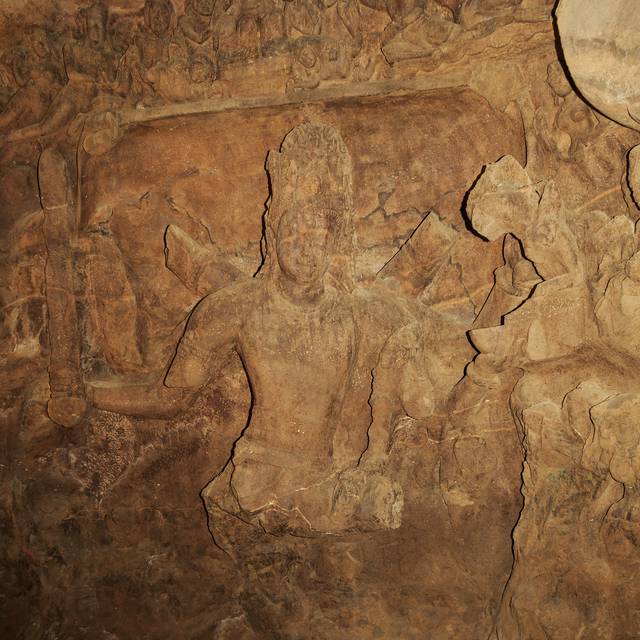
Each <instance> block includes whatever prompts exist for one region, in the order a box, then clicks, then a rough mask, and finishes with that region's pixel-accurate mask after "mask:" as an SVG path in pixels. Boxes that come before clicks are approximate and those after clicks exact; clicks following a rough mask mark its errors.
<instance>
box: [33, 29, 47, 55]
mask: <svg viewBox="0 0 640 640" xmlns="http://www.w3.org/2000/svg"><path fill="white" fill-rule="evenodd" d="M29 44H30V45H31V50H32V51H33V53H34V54H35V55H36V56H37V57H38V58H41V59H43V60H44V59H46V58H48V57H49V56H50V55H51V45H50V43H49V37H48V36H47V32H46V31H45V30H44V29H41V28H40V27H33V29H32V30H31V32H30V34H29Z"/></svg>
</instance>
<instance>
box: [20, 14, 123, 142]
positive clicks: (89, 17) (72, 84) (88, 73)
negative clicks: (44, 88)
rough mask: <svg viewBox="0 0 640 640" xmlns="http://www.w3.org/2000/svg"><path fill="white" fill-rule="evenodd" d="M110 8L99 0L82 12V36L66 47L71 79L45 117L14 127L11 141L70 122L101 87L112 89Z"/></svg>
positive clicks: (113, 71)
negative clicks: (108, 23) (108, 29)
mask: <svg viewBox="0 0 640 640" xmlns="http://www.w3.org/2000/svg"><path fill="white" fill-rule="evenodd" d="M107 19H108V14H107V9H106V8H105V7H104V6H103V5H102V4H98V3H95V4H93V5H91V6H90V7H89V8H88V9H87V10H86V11H85V12H83V13H81V14H80V15H79V22H80V27H81V32H82V39H81V40H80V42H78V43H74V44H67V45H65V47H64V49H63V57H64V65H65V70H66V72H67V77H68V79H69V81H68V82H67V84H66V85H65V86H64V87H63V88H62V90H61V91H60V93H58V95H57V96H56V97H55V99H54V101H53V103H52V104H51V108H50V109H49V110H48V112H47V114H46V116H45V117H44V119H43V120H41V121H40V122H38V123H37V124H33V125H31V126H29V127H25V128H23V129H17V130H14V131H13V132H12V133H11V134H10V135H9V136H8V137H7V140H8V141H9V142H14V141H18V140H33V139H35V138H38V137H41V136H45V135H49V134H51V133H54V132H55V131H57V130H58V129H60V128H61V127H64V126H66V125H68V124H69V123H70V122H71V121H72V120H73V118H74V117H75V116H76V115H78V114H79V113H87V112H89V111H90V110H91V105H92V103H93V101H94V100H95V99H96V98H97V97H98V95H99V94H100V89H102V88H104V89H106V90H110V86H111V83H113V81H114V80H115V68H116V66H115V56H114V55H113V53H112V51H111V50H110V48H109V46H108V43H107Z"/></svg>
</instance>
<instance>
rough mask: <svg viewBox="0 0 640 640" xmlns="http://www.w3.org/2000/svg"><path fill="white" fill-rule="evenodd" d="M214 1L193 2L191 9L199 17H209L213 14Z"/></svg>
mask: <svg viewBox="0 0 640 640" xmlns="http://www.w3.org/2000/svg"><path fill="white" fill-rule="evenodd" d="M214 5H215V0H193V5H192V6H193V8H194V9H195V11H196V13H199V14H200V15H201V16H210V15H211V14H212V13H213V7H214Z"/></svg>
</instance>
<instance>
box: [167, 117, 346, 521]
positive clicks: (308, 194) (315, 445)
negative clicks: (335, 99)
mask: <svg viewBox="0 0 640 640" xmlns="http://www.w3.org/2000/svg"><path fill="white" fill-rule="evenodd" d="M331 165H333V166H331ZM268 167H269V174H270V176H271V178H272V181H273V185H274V190H273V191H274V198H273V201H272V202H271V204H270V206H269V211H268V214H267V217H266V225H267V251H268V254H267V256H268V257H267V262H266V263H265V265H264V268H263V274H262V275H261V276H260V277H256V278H253V279H251V280H250V281H248V282H241V283H238V284H235V285H232V286H230V287H227V288H225V289H223V290H221V291H219V292H217V293H215V294H212V295H209V296H208V297H206V298H205V299H204V300H203V301H202V302H201V303H200V304H199V305H198V307H197V308H196V310H195V311H194V313H193V315H192V317H191V319H190V321H189V324H188V326H187V329H186V332H185V334H184V337H183V338H182V340H181V342H180V345H179V347H178V350H177V354H176V357H175V359H174V361H173V363H172V365H171V369H170V370H169V373H168V375H167V378H166V381H165V382H166V384H167V385H168V386H170V387H200V386H202V385H203V384H204V383H206V382H207V381H208V380H209V379H210V377H211V364H212V363H211V354H214V353H217V352H219V351H220V349H221V348H222V347H230V346H231V347H233V348H234V349H235V351H236V352H237V353H238V355H239V356H240V358H241V360H242V363H243V365H244V367H245V371H246V374H247V378H248V381H249V385H250V388H251V392H252V399H253V403H252V410H251V416H250V422H249V424H248V427H247V429H246V430H245V432H244V434H243V435H242V437H241V438H240V439H239V440H238V441H237V443H236V446H235V451H234V454H233V457H232V459H231V461H230V463H229V465H228V468H227V469H226V471H225V473H223V474H222V476H221V478H224V479H225V480H228V481H229V484H230V487H231V490H232V493H233V495H234V496H235V499H236V500H237V503H238V504H237V506H238V507H239V508H240V509H241V510H242V511H246V512H257V511H259V510H261V509H264V508H266V507H269V506H271V505H273V504H275V503H277V504H278V505H279V506H281V507H283V508H285V509H286V508H292V507H293V506H294V502H295V498H296V496H295V494H296V493H300V492H302V493H304V488H305V487H308V486H309V485H311V484H315V483H318V481H321V480H324V479H326V478H327V476H328V475H330V474H331V472H332V471H333V468H332V460H333V438H334V434H335V432H336V429H337V427H338V425H339V424H340V421H341V413H342V405H343V400H344V396H345V390H346V386H347V383H348V380H349V374H350V372H351V371H352V369H353V364H354V357H355V352H356V328H355V322H354V318H353V314H352V309H351V304H350V299H349V296H348V295H347V294H346V293H344V292H338V291H337V290H336V289H335V288H334V286H332V285H331V284H329V283H327V282H326V280H327V279H328V278H327V277H326V276H327V270H328V268H329V265H330V262H332V260H333V257H334V253H335V252H336V249H337V246H338V245H339V244H343V243H341V242H340V241H341V240H342V239H343V236H344V234H345V230H346V228H347V227H348V219H347V217H348V216H349V213H350V200H351V198H350V193H349V191H350V189H349V187H350V185H349V179H350V161H349V156H348V153H347V150H346V148H345V147H344V144H343V143H342V140H340V138H339V137H338V135H337V133H336V132H335V131H334V130H332V129H329V128H328V127H323V126H320V125H303V126H302V127H299V128H297V129H295V130H294V131H293V132H292V133H291V134H289V136H287V138H286V139H285V141H284V143H283V146H282V152H281V153H273V152H272V153H271V154H270V156H269V160H268ZM282 192H284V193H282ZM279 194H280V195H279ZM214 484H216V483H215V482H214ZM217 484H220V481H218V482H217Z"/></svg>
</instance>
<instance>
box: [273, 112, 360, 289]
mask: <svg viewBox="0 0 640 640" xmlns="http://www.w3.org/2000/svg"><path fill="white" fill-rule="evenodd" d="M267 170H268V172H269V177H270V179H271V201H270V203H269V208H268V212H267V215H266V219H265V221H266V243H267V262H266V265H265V266H266V268H267V270H269V269H271V268H272V267H274V266H275V262H274V261H273V260H272V256H271V255H270V252H271V251H272V250H275V252H276V254H277V265H278V266H279V268H280V269H281V270H282V271H283V272H284V273H285V274H286V275H287V276H289V277H291V276H294V274H296V275H295V277H296V278H300V279H302V280H304V281H306V280H308V279H309V278H318V277H322V275H323V274H324V272H325V271H326V269H327V268H328V267H327V265H329V264H330V263H331V261H332V259H334V258H335V257H336V256H341V257H343V258H344V257H347V258H348V257H350V255H351V246H350V245H351V243H352V220H351V218H352V206H353V205H352V196H351V158H350V156H349V152H348V150H347V148H346V146H345V144H344V142H343V141H342V138H341V137H340V135H339V134H338V132H337V131H336V130H335V129H333V128H332V127H329V126H327V125H323V124H317V123H305V124H302V125H299V126H298V127H296V128H295V129H293V130H292V131H291V132H290V133H289V134H288V135H287V136H286V138H285V139H284V141H283V143H282V146H281V148H280V151H271V152H270V153H269V157H268V159H267ZM296 239H297V240H296ZM303 240H304V241H303ZM305 261H306V262H307V263H308V264H307V265H303V264H302V263H303V262H305ZM342 266H344V265H342ZM340 268H341V267H339V268H338V269H340ZM335 275H336V278H337V279H338V280H341V279H342V278H343V277H346V274H344V273H342V274H337V273H336V274H335Z"/></svg>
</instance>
